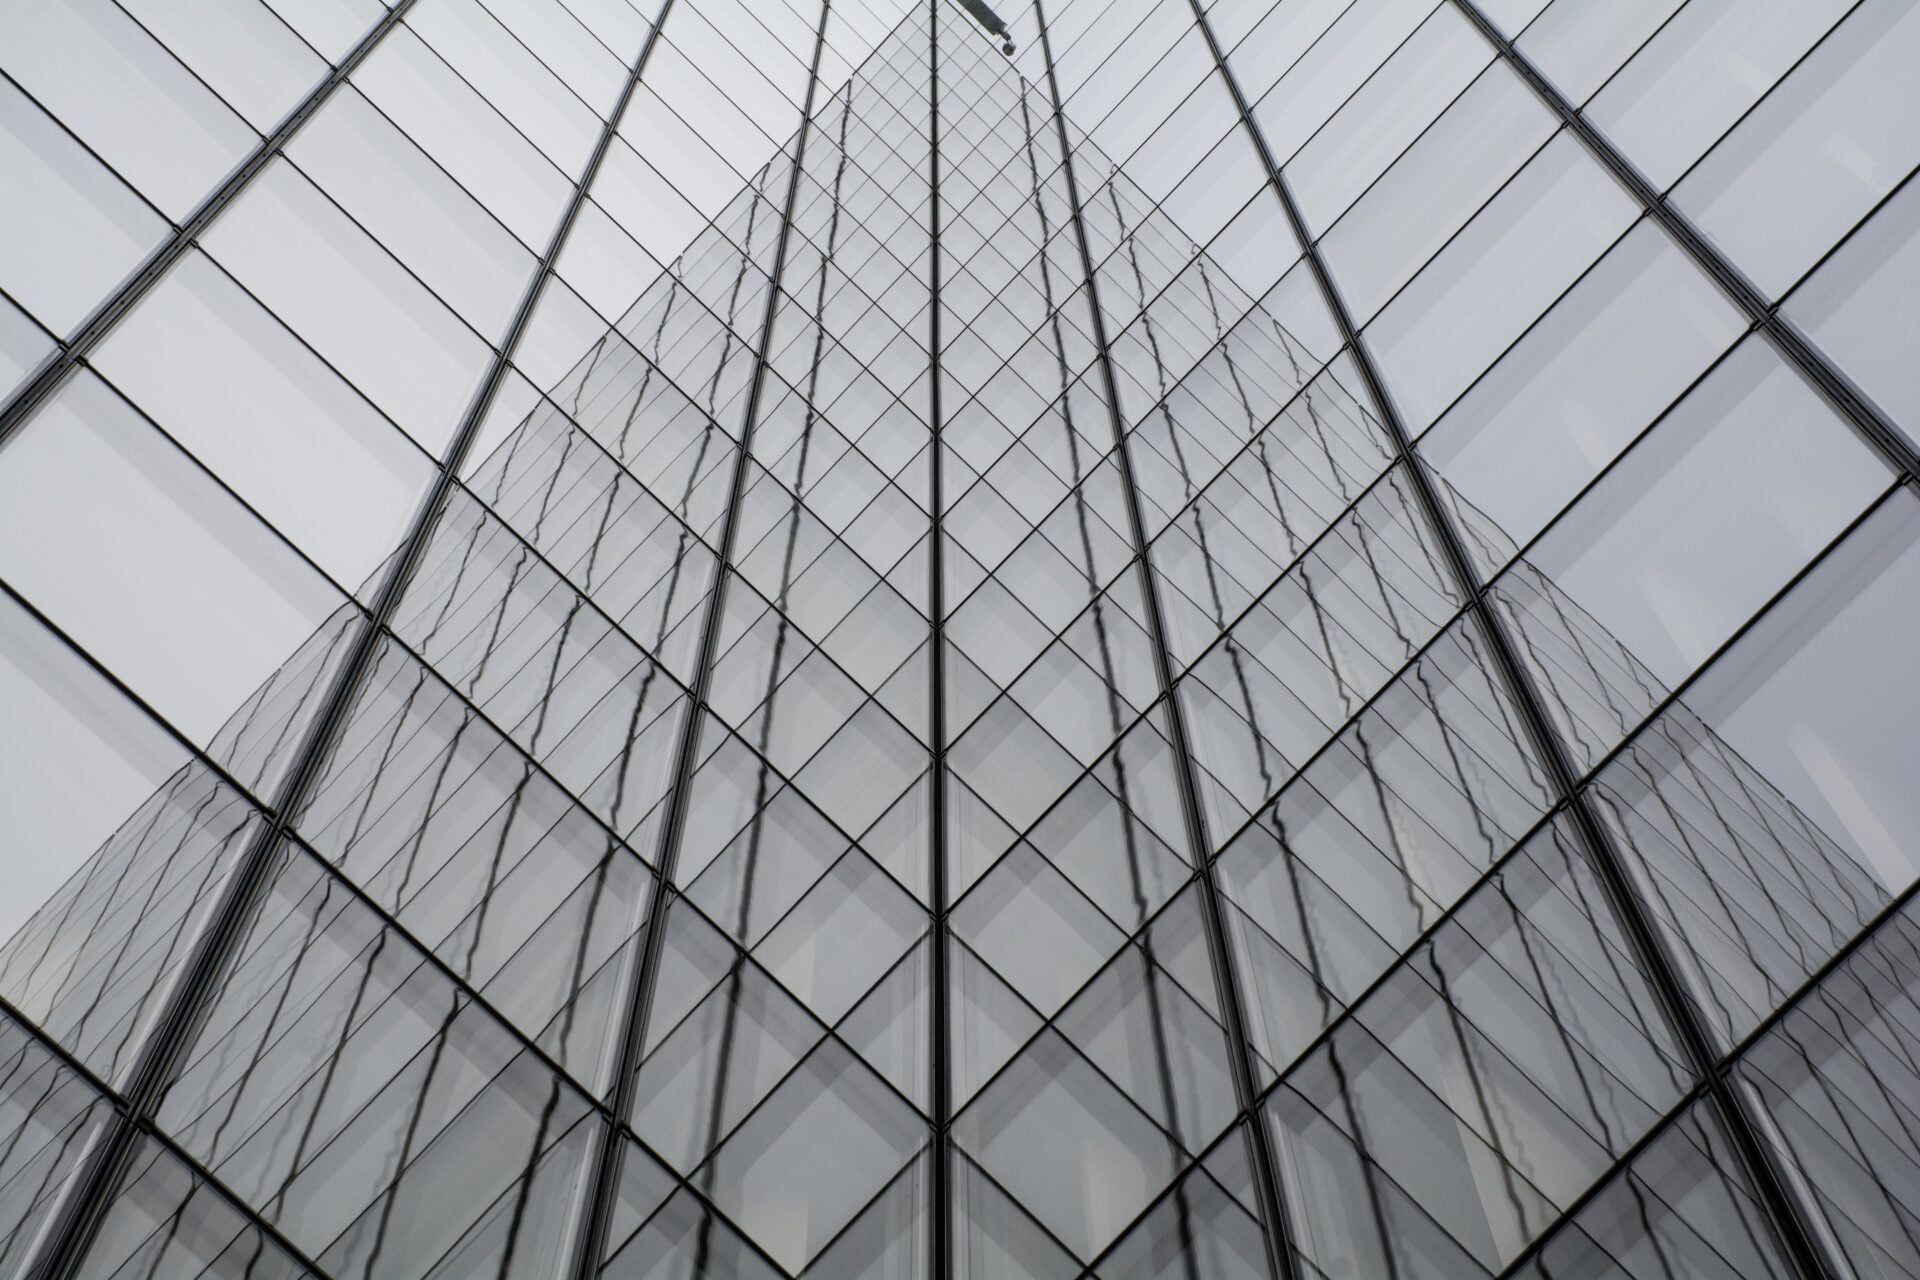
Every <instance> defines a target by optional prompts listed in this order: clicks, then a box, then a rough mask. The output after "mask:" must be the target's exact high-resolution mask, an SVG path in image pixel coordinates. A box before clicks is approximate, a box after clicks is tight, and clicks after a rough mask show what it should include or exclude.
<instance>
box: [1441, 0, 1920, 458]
mask: <svg viewBox="0 0 1920 1280" xmlns="http://www.w3.org/2000/svg"><path fill="white" fill-rule="evenodd" d="M1454 4H1455V6H1456V7H1457V8H1458V9H1459V10H1460V12H1461V13H1462V14H1463V15H1464V16H1465V17H1466V19H1467V21H1468V22H1470V23H1472V24H1473V26H1474V28H1475V29H1476V30H1478V31H1479V32H1480V34H1481V35H1482V36H1484V37H1486V40H1487V43H1488V44H1490V45H1492V46H1493V48H1494V51H1495V53H1496V54H1497V55H1498V56H1499V57H1500V58H1501V59H1502V60H1504V61H1505V62H1506V63H1507V65H1508V66H1509V67H1510V68H1512V69H1513V71H1514V72H1515V74H1517V75H1518V76H1519V77H1520V78H1521V79H1522V80H1524V81H1525V82H1526V84H1527V87H1528V88H1530V89H1531V90H1533V93H1534V96H1535V97H1537V98H1539V99H1540V101H1541V103H1542V104H1543V105H1545V106H1546V108H1547V110H1549V111H1551V112H1553V114H1554V115H1555V116H1556V117H1558V119H1559V120H1560V122H1561V123H1562V124H1564V125H1565V126H1566V127H1567V130H1568V131H1569V132H1570V133H1572V134H1573V135H1574V136H1575V137H1577V138H1579V139H1580V141H1581V143H1582V144H1583V145H1584V146H1585V148H1586V150H1587V154H1589V155H1591V156H1592V157H1593V158H1594V159H1595V160H1597V161H1599V162H1600V165H1601V167H1602V168H1604V169H1606V170H1607V172H1608V173H1610V174H1611V175H1613V178H1614V180H1615V181H1617V182H1619V183H1620V185H1621V186H1622V187H1624V188H1626V191H1627V194H1628V195H1630V196H1632V197H1633V198H1634V199H1635V200H1637V201H1638V202H1639V203H1640V207H1641V208H1642V209H1643V210H1644V211H1645V212H1646V214H1647V216H1648V217H1649V218H1651V219H1652V220H1653V221H1654V222H1657V223H1658V224H1659V225H1660V227H1661V229H1662V230H1664V231H1665V232H1666V233H1667V234H1668V235H1669V236H1670V237H1671V238H1672V239H1673V241H1674V243H1675V244H1676V245H1677V246H1679V248H1680V249H1681V251H1682V252H1684V253H1685V254H1686V255H1687V256H1688V257H1689V258H1691V259H1692V260H1693V263H1694V265H1695V266H1697V267H1699V268H1700V269H1701V270H1702V271H1704V272H1705V273H1706V274H1707V276H1708V277H1709V278H1710V279H1712V280H1713V282H1714V283H1715V284H1717V285H1719V286H1720V288H1721V290H1722V292H1724V293H1725V294H1726V295H1727V297H1728V298H1729V299H1730V300H1731V301H1732V302H1733V304H1734V305H1735V306H1736V307H1738V308H1739V309H1740V311H1741V312H1742V314H1744V315H1745V316H1746V318H1747V323H1748V324H1749V325H1751V326H1752V327H1753V328H1755V329H1758V330H1760V331H1761V332H1763V333H1765V334H1766V335H1767V337H1769V338H1771V339H1772V340H1773V343H1774V345H1775V346H1776V347H1778V348H1779V350H1780V352H1781V354H1782V355H1784V356H1785V357H1786V358H1787V360H1788V362H1789V363H1791V364H1792V365H1793V366H1794V367H1795V368H1796V369H1798V370H1799V371H1800V372H1801V374H1803V375H1804V376H1805V377H1806V378H1807V380H1808V381H1809V382H1811V383H1812V384H1813V385H1814V387H1815V389H1816V390H1818V391H1819V392H1820V394H1821V395H1822V396H1823V397H1824V398H1825V399H1826V401H1827V403H1828V404H1829V405H1831V406H1832V407H1833V409H1834V410H1835V412H1837V413H1839V414H1840V416H1841V417H1843V418H1845V419H1846V420H1847V421H1848V422H1849V423H1851V424H1852V425H1853V427H1854V429H1855V430H1856V431H1858V432H1859V433H1860V434H1861V435H1863V436H1865V437H1866V438H1867V440H1868V442H1869V443H1870V444H1872V445H1873V446H1874V447H1875V448H1877V449H1878V450H1879V451H1880V453H1881V454H1882V456H1883V457H1885V458H1886V460H1887V461H1888V462H1889V463H1891V464H1892V465H1893V466H1894V467H1895V468H1896V469H1898V470H1899V471H1901V472H1903V473H1905V475H1906V477H1907V478H1908V479H1909V480H1913V481H1920V449H1916V447H1915V446H1914V444H1913V442H1911V441H1909V440H1908V439H1907V437H1906V436H1905V435H1904V434H1902V433H1901V431H1900V429H1899V428H1898V427H1896V426H1894V425H1893V424H1892V423H1891V422H1889V421H1888V420H1887V419H1886V417H1885V416H1884V415H1882V414H1881V413H1880V411H1879V410H1878V409H1876V408H1875V407H1874V406H1873V403H1872V402H1871V401H1870V400H1868V399H1867V398H1866V396H1864V395H1862V394H1861V392H1860V390H1859V388H1858V387H1856V386H1854V384H1853V381H1852V379H1850V378H1848V377H1847V376H1846V375H1845V374H1843V373H1841V372H1840V370H1839V369H1838V368H1837V367H1835V366H1834V364H1833V363H1832V362H1831V361H1829V360H1828V359H1827V358H1826V356H1824V355H1823V354H1821V352H1820V351H1819V349H1818V348H1816V347H1815V346H1814V345H1813V344H1812V343H1811V342H1809V341H1808V340H1807V339H1806V338H1805V337H1803V336H1801V334H1800V331H1799V330H1798V329H1795V328H1794V327H1793V326H1792V325H1791V324H1789V323H1787V322H1786V321H1785V320H1783V319H1781V318H1780V314H1779V310H1780V303H1779V302H1772V303H1770V302H1768V301H1767V299H1766V296H1765V295H1764V294H1762V293H1761V292H1760V291H1759V290H1758V289H1757V288H1755V287H1754V284H1753V282H1752V281H1751V280H1749V279H1747V276H1746V273H1744V272H1742V271H1741V270H1740V269H1739V268H1738V267H1736V266H1734V265H1733V263H1732V262H1731V261H1729V260H1728V259H1727V257H1726V256H1725V255H1724V254H1722V253H1721V252H1720V251H1719V250H1718V249H1717V248H1715V247H1714V245H1713V242H1712V241H1711V240H1709V239H1707V237H1706V236H1705V235H1703V234H1701V232H1700V230H1699V228H1697V227H1695V226H1694V225H1693V222H1692V221H1691V220H1690V219H1689V218H1688V217H1687V216H1686V215H1685V214H1683V213H1681V212H1680V211H1679V210H1678V209H1676V208H1674V206H1673V204H1672V202H1671V201H1669V200H1668V199H1667V198H1666V196H1665V195H1663V194H1662V193H1661V192H1659V191H1658V190H1656V189H1655V188H1654V186H1653V184H1652V183H1650V182H1648V181H1647V179H1646V177H1645V176H1644V175H1643V174H1642V173H1641V172H1640V170H1639V169H1637V168H1635V167H1634V164H1633V162H1632V161H1631V160H1629V159H1627V157H1626V156H1625V155H1624V154H1622V153H1621V151H1620V150H1619V148H1617V147H1615V146H1614V145H1613V143H1612V142H1610V141H1608V139H1607V137H1606V135H1605V134H1603V133H1601V132H1600V130H1599V129H1597V128H1595V127H1594V125H1593V123H1592V122H1591V121H1590V120H1588V119H1587V118H1586V116H1585V115H1583V114H1582V113H1581V112H1580V110H1579V108H1577V107H1575V106H1574V105H1573V104H1572V103H1571V102H1569V101H1568V100H1567V98H1566V96H1565V95H1564V94H1562V93H1561V92H1560V90H1559V89H1558V88H1556V87H1555V86H1554V84H1553V82H1552V81H1551V80H1549V79H1547V77H1546V76H1545V75H1544V74H1542V73H1541V71H1540V70H1539V68H1537V67H1535V66H1534V65H1533V62H1532V61H1531V60H1530V59H1529V58H1528V57H1527V55H1526V54H1524V53H1521V52H1520V50H1519V49H1518V48H1516V47H1515V45H1514V43H1513V42H1512V41H1511V40H1509V39H1507V38H1506V37H1505V36H1504V35H1502V34H1501V32H1500V29H1499V28H1498V27H1496V26H1494V25H1493V23H1492V22H1491V21H1489V20H1488V18H1487V16H1486V15H1485V14H1484V13H1482V12H1481V11H1480V6H1479V4H1478V3H1476V0H1454ZM1845 20H1846V19H1845V18H1842V19H1841V21H1843V22H1844V21H1845ZM1836 25H1837V24H1836ZM1822 39H1823V40H1824V39H1825V37H1824V36H1823V37H1822ZM1787 74H1791V72H1788V73H1787ZM1782 78H1783V79H1784V78H1785V77H1784V76H1783V77H1782ZM1735 127H1736V128H1737V127H1738V126H1737V125H1736V126H1735ZM1845 238H1846V237H1844V236H1843V237H1842V239H1843V240H1844V239H1845ZM1782 301H1784V298H1783V299H1782Z"/></svg>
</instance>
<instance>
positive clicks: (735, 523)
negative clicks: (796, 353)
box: [570, 0, 832, 1280]
mask: <svg viewBox="0 0 1920 1280" xmlns="http://www.w3.org/2000/svg"><path fill="white" fill-rule="evenodd" d="M672 3H673V0H666V4H667V5H668V6H671V5H672ZM831 11H832V0H822V3H821V5H820V21H819V25H818V27H817V28H816V30H815V33H814V42H813V63H812V66H811V68H810V69H809V71H808V73H807V91H806V95H805V101H804V102H803V103H802V104H801V108H800V122H799V127H798V133H797V134H796V135H795V141H794V149H793V160H792V171H791V172H790V173H789V175H788V179H787V192H786V197H785V199H784V201H783V203H782V207H781V214H780V234H779V239H778V240H777V241H776V242H775V245H774V257H773V270H772V273H771V274H770V275H769V276H768V277H767V285H766V289H767V300H766V307H765V311H764V313H763V315H762V318H761V325H760V343H759V350H758V351H757V352H756V353H755V356H754V366H753V374H752V376H751V379H750V381H749V383H748V387H747V396H746V403H745V405H744V407H743V409H742V413H741V421H740V436H739V439H738V440H737V441H736V442H735V445H734V447H735V454H734V459H733V483H732V486H731V491H730V498H729V501H728V503H727V510H726V516H725V519H724V520H723V522H722V524H721V529H720V541H719V545H718V546H717V547H716V548H715V561H714V570H713V573H714V579H713V585H712V587H711V588H710V590H709V592H708V595H707V601H706V611H705V617H704V618H703V619H702V622H701V632H700V649H699V653H698V656H697V658H696V660H695V666H694V679H693V692H692V697H691V698H690V699H689V701H688V704H687V710H686V718H685V720H684V721H683V722H682V724H681V726H680V742H679V746H678V749H677V751H676V759H675V762H674V771H673V781H672V783H671V789H670V790H669V791H668V793H667V798H666V804H667V814H666V818H665V820H664V821H663V822H662V823H661V827H660V844H659V852H658V854H657V855H656V856H655V858H654V864H653V865H654V873H655V875H656V876H657V877H658V879H657V881H656V883H655V885H654V896H653V900H652V901H651V902H650V903H648V910H647V923H646V932H645V936H644V937H643V938H642V939H641V954H640V958H639V965H640V967H639V971H638V972H637V973H636V974H635V976H634V982H633V989H632V993H631V995H630V997H629V998H628V1001H627V1007H626V1009H625V1010H624V1011H623V1015H624V1016H623V1017H622V1023H623V1025H622V1027H621V1029H620V1040H619V1044H618V1048H617V1050H616V1052H615V1058H614V1067H613V1070H614V1074H613V1079H612V1093H611V1096H610V1098H609V1108H610V1110H611V1112H612V1114H613V1117H614V1121H615V1123H616V1124H624V1122H625V1116H626V1114H627V1112H628V1111H629V1110H630V1109H631V1106H632V1101H633V1092H634V1087H635V1083H636V1080H637V1077H638V1076H639V1068H640V1062H641V1052H642V1050H643V1049H644V1047H645V1044H646V1029H647V1022H648V1019H649V1016H650V1014H651V1012H652V1005H653V991H654V986H655V984H656V983H657V981H658V979H659V974H660V964H661V957H662V956H663V955H664V953H665V948H666V937H665V935H666V924H667V912H668V909H669V907H671V905H672V903H673V901H674V900H675V899H676V898H678V897H679V894H678V892H677V891H676V890H675V888H674V883H673V878H674V869H675V863H676V862H677V861H678V858H679V853H680V841H681V836H682V833H683V832H684V829H685V827H686V820H687V806H688V793H689V792H690V791H691V789H692V784H693V775H694V772H695V769H696V766H697V765H698V763H699V761H698V759H697V756H698V754H699V745H700V739H701V724H702V720H703V713H704V712H705V709H706V700H707V694H708V691H709V689H710V688H711V687H712V683H713V668H714V658H715V656H716V652H715V651H716V649H717V646H718V641H719V633H720V625H721V622H722V621H723V618H724V614H723V610H724V607H725V602H726V588H727V580H728V576H729V573H730V569H729V561H730V560H731V558H732V555H733V544H734V539H735V536H736V534H737V533H738V530H739V524H740V511H741V508H742V507H743V506H745V503H746V490H747V477H748V474H749V463H750V461H751V458H752V450H753V428H754V419H755V418H756V417H757V416H758V414H759V403H760V396H761V389H762V388H763V387H764V386H765V385H766V375H767V370H768V355H769V354H770V351H771V348H772V345H773V329H774V321H775V319H776V318H777V316H778V314H779V310H780V298H781V289H780V281H781V277H782V276H783V275H784V274H785V271H786V263H787V247H788V244H789V241H790V237H791V234H792V231H793V213H794V205H795V202H796V200H797V198H798V196H799V193H800V179H801V177H802V175H803V173H804V169H805V164H806V154H807V137H808V135H809V134H810V133H811V131H812V126H813V101H814V91H815V89H816V88H817V86H818V84H819V79H820V59H821V54H822V53H823V51H824V50H825V48H826V43H827V18H828V15H829V14H830V12H831ZM665 18H666V15H665V13H664V12H663V13H662V15H661V21H660V22H659V23H656V24H655V26H654V31H656V32H657V31H659V29H660V27H661V26H662V25H664V23H665ZM648 43H649V45H651V43H652V40H651V37H649V41H648ZM609 136H611V133H609ZM782 154H783V153H782V152H776V153H775V159H778V158H779V157H780V156H781V155H782ZM769 163H771V162H769ZM763 171H764V170H763ZM759 199H760V197H759V195H758V194H756V195H755V197H754V200H755V203H756V204H757V203H758V201H759ZM736 251H737V252H740V253H741V263H742V267H743V269H744V267H745V265H746V264H747V263H748V261H749V259H748V258H747V257H746V251H745V250H736ZM821 269H822V270H823V271H824V270H825V267H824V265H823V266H822V268H821ZM714 376H715V379H716V380H717V379H718V378H719V376H720V372H719V371H718V370H716V372H715V375H714ZM708 426H709V429H712V423H711V422H709V424H708ZM717 718H719V717H718V716H716V719H717ZM723 723H724V721H723ZM624 1154H625V1153H624V1144H623V1143H622V1142H621V1141H620V1139H619V1133H618V1130H610V1131H608V1132H607V1133H606V1134H605V1140H604V1142H603V1144H602V1145H601V1147H600V1148H599V1150H598V1151H596V1153H595V1158H594V1162H593V1164H594V1167H593V1168H591V1169H590V1170H589V1172H588V1176H589V1178H590V1179H591V1180H592V1186H591V1188H590V1190H589V1192H588V1198H587V1205H586V1214H587V1218H586V1222H585V1223H584V1226H583V1229H582V1230H581V1231H580V1233H579V1236H578V1239H577V1244H576V1247H577V1249H578V1253H577V1255H576V1256H575V1258H574V1262H573V1266H572V1267H571V1268H570V1271H571V1273H572V1274H573V1275H575V1276H578V1277H580V1278H581V1280H587V1278H588V1277H591V1276H593V1275H594V1274H596V1273H597V1272H598V1270H599V1268H600V1266H601V1262H602V1258H601V1256H600V1255H601V1254H602V1253H603V1252H604V1251H605V1247H606V1244H607V1233H608V1230H609V1229H610V1227H611V1224H612V1220H613V1211H614V1207H615V1202H616V1201H617V1199H618V1197H619V1189H620V1188H619V1184H620V1171H621V1165H622V1163H623V1160H622V1157H623V1155H624ZM708 1158H709V1159H711V1153H709V1156H708ZM702 1238H703V1239H704V1238H705V1233H704V1231H703V1232H702Z"/></svg>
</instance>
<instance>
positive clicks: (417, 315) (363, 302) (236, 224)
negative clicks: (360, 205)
mask: <svg viewBox="0 0 1920 1280" xmlns="http://www.w3.org/2000/svg"><path fill="white" fill-rule="evenodd" d="M204 244H205V245H206V248H207V251H208V252H209V253H211V254H213V256H214V257H215V258H217V259H219V261H220V262H221V263H222V265H224V266H225V267H226V268H227V269H228V270H229V271H231V272H233V274H234V275H235V276H236V277H238V278H239V280H240V282H241V283H242V284H244V285H246V286H247V288H248V290H249V291H250V292H252V293H253V294H254V295H255V296H257V297H259V298H260V300H261V301H263V302H265V303H266V304H267V305H268V306H269V307H271V308H273V310H274V312H275V314H277V315H279V316H280V317H282V318H283V319H285V320H286V322H287V323H288V324H289V325H291V326H292V327H293V329H294V330H295V331H296V332H298V333H299V334H300V335H301V336H302V337H304V338H305V339H306V340H307V341H308V342H310V343H312V344H313V346H314V347H315V349H316V350H318V351H319V352H320V354H321V355H322V356H323V357H325V358H326V359H327V361H328V362H329V363H331V364H332V365H333V366H334V367H335V368H337V369H339V370H340V372H341V373H342V374H344V375H345V376H346V377H347V378H348V379H349V380H351V381H352V382H354V383H355V384H356V385H357V386H359V387H360V389H361V390H362V391H364V392H365V393H366V395H367V397H368V398H369V399H371V400H372V401H373V402H374V403H375V404H377V405H379V406H380V407H381V408H382V409H384V410H385V411H386V412H387V414H388V416H389V417H391V418H392V419H393V420H394V421H395V422H397V423H399V424H400V426H401V427H402V428H403V429H404V430H405V431H406V432H407V434H408V435H410V436H412V437H413V438H414V439H415V440H417V441H419V442H420V446H421V447H422V448H424V449H426V450H427V452H429V453H431V454H433V455H435V456H436V457H437V456H438V455H439V453H440V451H441V450H442V449H443V448H445V446H446V443H447V440H448V439H449V437H450V436H451V435H452V434H453V429H454V426H455V425H456V424H457V422H458V421H459V417H460V414H461V412H462V411H463V410H465V408H466V407H467V401H468V399H469V398H470V397H471V395H472V393H473V389H474V387H475V386H476V385H477V384H478V382H479V380H480V375H481V374H482V372H483V371H484V370H485V368H486V366H487V362H488V358H489V352H488V349H487V345H486V344H485V343H484V342H482V341H481V340H480V338H479V337H478V336H477V335H475V333H474V332H473V330H471V329H469V328H467V327H466V326H465V325H463V324H462V323H460V321H459V320H458V319H456V318H455V317H454V315H453V313H452V312H451V311H448V310H447V308H446V304H444V303H442V302H441V301H440V300H439V299H437V298H435V297H434V296H433V295H432V294H430V293H428V292H427V290H426V288H425V287H424V286H423V285H421V283H420V282H419V281H418V280H415V279H414V278H413V277H411V276H409V275H408V274H407V273H406V271H405V269H403V268H402V267H401V266H400V264H399V263H398V262H395V261H394V260H393V258H392V257H390V256H389V255H388V253H387V251H386V250H385V249H383V248H382V247H381V246H380V245H378V244H377V243H375V242H374V241H373V240H372V239H370V238H369V237H368V236H367V233H366V232H365V231H362V230H361V229H360V228H359V227H357V226H355V225H354V224H353V223H352V222H351V221H350V220H349V219H348V218H347V215H346V214H344V213H342V212H341V211H340V210H339V208H338V207H337V206H335V205H334V204H333V202H332V201H330V200H328V199H327V197H326V196H325V195H324V194H322V193H321V191H320V189H319V188H318V187H316V186H314V185H313V183H311V182H309V181H308V180H307V179H306V178H304V177H303V176H301V174H300V172H299V171H298V170H297V169H295V168H293V166H291V165H289V164H288V163H287V162H286V161H284V160H276V161H274V162H273V164H272V165H270V166H269V167H268V168H267V169H266V170H265V171H263V172H262V173H261V174H260V175H259V176H258V177H257V178H255V179H254V180H253V182H252V183H250V184H249V185H248V187H247V190H246V192H245V194H243V195H242V196H241V197H240V199H239V200H237V201H236V202H235V203H234V204H233V206H232V207H231V208H229V209H228V210H227V211H226V212H225V213H224V214H222V215H221V217H220V220H219V221H218V222H216V223H215V224H214V226H213V230H212V231H211V232H210V233H208V235H207V236H206V237H205V239H204Z"/></svg>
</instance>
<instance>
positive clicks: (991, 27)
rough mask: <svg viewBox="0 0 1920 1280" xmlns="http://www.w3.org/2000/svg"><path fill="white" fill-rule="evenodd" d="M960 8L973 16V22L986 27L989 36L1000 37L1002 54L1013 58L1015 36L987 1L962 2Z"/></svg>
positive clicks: (972, 0)
mask: <svg viewBox="0 0 1920 1280" xmlns="http://www.w3.org/2000/svg"><path fill="white" fill-rule="evenodd" d="M960 7H961V8H963V9H965V10H966V11H967V12H968V13H970V14H972V15H973V20H974V21H975V22H977V23H979V24H980V25H981V26H982V27H985V28H986V30H987V34H989V35H994V36H998V37H1000V41H1001V43H1000V52H1002V53H1004V54H1006V55H1007V56H1008V57H1009V58H1011V57H1012V56H1013V35H1012V33H1011V32H1009V31H1008V30H1007V24H1006V23H1005V22H1003V21H1001V19H1000V15H999V14H997V13H995V12H994V11H993V9H992V7H991V6H990V5H988V4H987V2H986V0H960Z"/></svg>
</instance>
